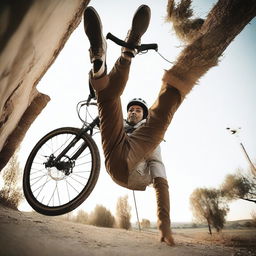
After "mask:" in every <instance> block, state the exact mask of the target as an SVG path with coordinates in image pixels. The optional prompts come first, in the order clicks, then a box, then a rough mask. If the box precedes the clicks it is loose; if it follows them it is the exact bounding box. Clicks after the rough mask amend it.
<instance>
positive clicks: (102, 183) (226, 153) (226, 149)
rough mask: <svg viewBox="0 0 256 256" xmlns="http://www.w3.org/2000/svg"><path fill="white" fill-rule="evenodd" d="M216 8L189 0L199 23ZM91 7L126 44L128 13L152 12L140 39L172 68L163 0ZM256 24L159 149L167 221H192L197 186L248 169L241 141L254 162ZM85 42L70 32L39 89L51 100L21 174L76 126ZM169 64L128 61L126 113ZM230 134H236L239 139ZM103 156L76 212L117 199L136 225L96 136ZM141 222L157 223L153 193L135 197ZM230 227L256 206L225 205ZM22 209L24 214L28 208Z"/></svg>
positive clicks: (189, 102)
mask: <svg viewBox="0 0 256 256" xmlns="http://www.w3.org/2000/svg"><path fill="white" fill-rule="evenodd" d="M215 2H216V1H212V0H209V1H205V0H194V1H193V8H194V14H195V16H197V17H201V18H204V17H205V16H206V15H207V13H208V12H209V10H210V9H211V7H212V6H213V4H214V3H215ZM111 3H113V4H111V6H110V5H109V1H99V0H94V1H93V0H92V1H91V2H90V5H92V6H93V7H94V8H96V9H97V11H98V12H99V14H100V16H101V19H102V22H103V33H104V34H105V35H106V34H107V33H108V32H111V33H113V34H114V35H116V36H118V37H120V38H125V36H126V33H127V30H128V29H129V28H130V25H131V20H132V17H133V14H134V12H135V10H136V9H137V7H138V6H139V5H141V4H147V5H149V6H150V7H151V23H150V26H149V28H148V31H147V32H146V34H145V35H144V36H143V40H142V42H143V43H157V44H158V48H159V52H160V53H161V54H162V55H164V56H165V58H167V59H168V60H170V61H174V60H175V59H176V58H177V56H178V55H179V53H180V52H181V51H182V49H183V47H184V43H183V42H182V41H180V40H179V39H178V38H177V37H176V36H175V33H174V31H173V30H172V26H171V24H169V23H166V22H165V15H166V4H167V1H154V0H145V1H141V0H130V1H118V0H112V1H111ZM255 29H256V20H255V19H254V20H253V21H252V22H251V23H250V24H248V25H247V26H246V27H245V28H244V30H243V31H242V32H241V33H240V34H239V35H238V36H237V37H236V38H235V40H234V41H233V42H232V43H231V44H230V45H229V47H228V48H227V49H226V51H225V52H224V54H223V56H222V57H221V58H220V63H219V65H218V66H217V67H214V68H212V69H211V70H210V71H209V72H208V73H207V74H206V75H204V76H203V77H202V78H201V79H200V81H199V83H198V85H197V86H196V87H195V88H194V89H193V91H192V92H191V93H190V94H189V95H188V96H187V98H186V99H185V101H184V102H183V104H182V105H181V107H180V108H179V110H178V111H177V113H176V114H175V117H174V119H173V121H172V123H171V125H170V127H169V129H168V131H167V132H166V135H165V141H164V142H162V143H161V148H162V156H163V160H164V163H165V166H166V171H167V177H168V181H169V186H170V199H171V219H172V221H173V222H190V221H192V220H193V216H192V213H191V210H190V205H189V197H190V195H191V193H192V192H193V190H194V189H196V188H198V187H206V188H218V187H219V186H220V185H221V183H222V182H223V181H224V178H225V176H226V175H227V174H230V173H234V172H235V171H236V169H237V168H243V169H246V168H248V161H247V160H246V158H245V156H244V154H243V152H242V150H241V147H240V145H239V141H242V143H243V145H244V146H245V148H246V150H247V152H248V154H249V156H250V157H251V159H252V160H253V161H254V162H256V135H255V130H256V115H255V113H254V112H255V107H256V101H255V96H256V86H255V82H256V73H255V65H256V46H255V42H254V41H255V38H256V35H255ZM107 43H108V50H107V65H108V70H109V71H110V70H111V67H112V66H113V64H114V62H115V60H116V59H117V58H118V57H119V55H120V50H121V49H120V47H119V46H117V45H115V44H114V43H113V42H111V41H108V42H107ZM88 48H89V43H88V40H87V38H86V36H85V34H84V31H83V23H82V22H81V24H80V25H79V26H78V28H77V29H76V30H75V31H74V32H73V34H72V35H71V37H70V38H69V40H68V41H67V43H66V45H65V47H64V49H63V50H62V51H61V53H60V54H59V56H58V57H57V59H56V61H55V62H54V64H53V65H52V66H51V68H50V69H49V70H48V71H47V73H46V74H45V76H44V77H43V78H42V80H41V81H40V82H39V84H38V86H37V88H38V90H39V91H41V92H43V93H45V94H48V95H49V96H50V97H51V101H50V102H49V103H48V105H47V107H46V108H45V109H44V110H43V112H42V113H41V114H40V116H39V117H38V118H37V119H36V121H35V122H34V123H33V124H32V126H31V128H30V129H29V131H28V132H27V134H26V137H25V139H24V141H23V142H22V145H21V149H20V162H21V166H22V168H23V167H24V165H25V161H26V158H27V157H28V154H29V152H30V151H31V150H32V148H33V146H34V145H35V143H36V142H37V141H38V140H39V139H40V138H41V137H42V136H44V135H45V134H46V133H48V132H50V131H51V130H53V129H56V128H59V127H63V126H73V127H81V125H82V124H81V122H80V121H79V119H78V117H77V115H76V110H75V107H76V104H77V102H78V101H80V100H83V99H86V98H87V95H88V72H89V70H90V68H91V64H90V61H89V54H88ZM171 66H172V64H170V63H168V62H166V61H165V60H163V59H162V58H161V57H160V56H159V55H158V54H157V53H156V52H155V51H149V52H148V53H147V54H144V55H138V56H136V58H135V59H134V60H133V63H132V67H131V72H130V78H129V81H128V83H127V87H126V89H125V92H124V94H123V95H122V102H123V109H124V111H125V109H126V104H127V103H128V101H129V100H130V99H132V98H134V97H142V98H143V99H145V100H146V101H147V102H148V105H151V104H153V102H154V100H155V99H156V96H157V94H158V90H159V88H160V85H161V78H162V75H163V72H164V69H169V68H171ZM227 127H231V128H238V127H241V132H240V134H239V138H237V137H234V136H232V135H231V134H229V133H228V131H227V130H226V128H227ZM94 139H95V141H96V143H97V145H98V147H99V150H100V153H101V162H102V163H101V172H100V177H99V180H98V182H97V184H96V187H95V189H94V190H93V192H92V194H91V195H90V196H89V198H88V199H86V201H85V202H84V203H83V204H82V205H81V206H80V207H79V208H78V209H83V210H85V211H86V212H90V211H92V210H93V209H94V207H95V206H96V205H97V204H101V205H104V206H105V207H106V208H108V209H109V210H111V212H112V213H113V214H115V209H116V202H117V199H118V197H120V196H124V195H128V197H129V203H130V205H131V206H132V220H133V221H135V220H136V214H135V208H134V202H133V194H132V191H130V190H127V189H125V188H122V187H120V186H118V185H117V184H115V183H114V182H113V181H112V180H111V178H110V176H109V175H108V174H107V172H106V170H105V167H104V156H103V154H102V150H101V142H100V141H101V140H100V135H99V134H98V135H96V136H95V137H94ZM135 195H136V201H137V206H138V213H139V217H140V219H142V218H146V219H149V220H151V221H156V199H155V192H154V189H153V188H152V187H148V188H147V190H146V191H143V192H137V191H136V192H135ZM229 206H230V211H229V213H228V216H227V219H228V220H236V219H245V218H250V215H251V213H252V211H253V210H254V211H255V210H256V208H255V205H254V204H252V203H250V202H246V201H243V200H238V201H235V202H233V203H231V204H230V205H229ZM21 208H22V209H23V210H28V209H29V208H28V207H27V205H26V203H23V204H22V206H21Z"/></svg>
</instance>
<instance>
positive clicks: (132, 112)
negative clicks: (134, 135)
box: [127, 105, 143, 125]
mask: <svg viewBox="0 0 256 256" xmlns="http://www.w3.org/2000/svg"><path fill="white" fill-rule="evenodd" d="M127 115H128V116H127V121H128V122H129V123H130V124H133V125H135V124H137V123H138V122H140V121H141V120H142V119H143V108H142V107H141V106H138V105H133V106H130V108H129V109H128V113H127Z"/></svg>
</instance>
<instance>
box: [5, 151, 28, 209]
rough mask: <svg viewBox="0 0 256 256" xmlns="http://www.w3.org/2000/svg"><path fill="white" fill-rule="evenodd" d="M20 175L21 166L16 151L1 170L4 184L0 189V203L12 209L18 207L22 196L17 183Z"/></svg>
mask: <svg viewBox="0 0 256 256" xmlns="http://www.w3.org/2000/svg"><path fill="white" fill-rule="evenodd" d="M20 176H21V168H20V164H19V161H18V157H17V153H15V154H14V155H13V156H12V157H11V158H10V161H9V162H8V165H7V166H6V168H5V169H4V170H3V181H4V185H3V187H2V189H1V190H0V203H2V204H4V205H5V206H7V207H10V208H13V209H18V206H19V203H20V202H21V200H22V198H23V194H22V192H21V187H20V185H19V180H20Z"/></svg>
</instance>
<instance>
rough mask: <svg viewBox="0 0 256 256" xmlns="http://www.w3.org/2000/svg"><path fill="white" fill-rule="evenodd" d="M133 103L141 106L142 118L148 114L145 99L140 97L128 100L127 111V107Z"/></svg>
mask: <svg viewBox="0 0 256 256" xmlns="http://www.w3.org/2000/svg"><path fill="white" fill-rule="evenodd" d="M133 105H138V106H140V107H142V109H143V119H145V118H147V116H148V105H147V103H146V101H145V100H143V99H142V98H134V99H132V100H130V101H129V103H128V105H127V112H128V110H129V108H130V107H131V106H133Z"/></svg>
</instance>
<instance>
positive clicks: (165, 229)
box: [84, 5, 188, 246]
mask: <svg viewBox="0 0 256 256" xmlns="http://www.w3.org/2000/svg"><path fill="white" fill-rule="evenodd" d="M150 15H151V12H150V8H149V7H148V6H146V5H142V6H140V7H139V8H138V9H137V10H136V12H135V14H134V16H133V20H132V26H131V29H130V30H129V31H128V34H127V37H126V39H125V41H126V42H127V43H129V44H131V45H140V40H141V37H142V35H143V34H144V33H145V32H146V30H147V28H148V25H149V22H150ZM84 29H85V33H86V35H87V37H88V39H89V42H90V49H89V53H90V61H91V63H92V70H91V71H90V73H89V80H90V86H91V87H92V88H93V90H94V92H95V94H96V98H97V104H98V111H99V118H100V131H101V138H102V148H103V152H104V156H105V166H106V170H107V172H108V173H109V174H110V176H111V178H112V179H113V180H114V181H115V182H116V183H117V184H119V185H120V186H123V187H125V188H128V189H131V190H145V189H146V187H147V186H148V185H150V184H152V183H153V187H154V188H155V191H156V199H157V200H156V201H157V217H158V228H159V230H160V233H161V239H160V241H161V242H165V243H166V244H168V245H170V246H172V245H174V240H173V236H172V232H171V221H170V200H169V187H168V181H167V177H166V172H165V167H164V164H163V162H162V158H161V151H160V146H159V144H160V142H161V141H162V140H163V138H164V134H165V132H166V130H167V128H168V126H169V124H170V122H171V120H172V118H173V115H174V113H175V112H176V110H177V109H178V107H179V106H180V104H181V102H182V101H183V99H184V96H185V94H186V93H187V92H188V88H185V89H184V88H179V86H176V87H175V85H172V81H171V80H172V79H171V75H170V73H169V72H168V71H166V72H165V74H164V77H163V81H162V86H161V88H160V92H159V95H158V97H157V99H156V101H155V103H154V104H153V105H152V106H151V107H150V108H148V107H147V104H146V102H145V101H144V100H142V99H141V98H134V99H133V100H131V101H130V102H129V103H128V106H127V112H128V116H127V120H125V121H124V118H123V113H122V107H121V99H120V96H121V95H122V93H123V91H124V89H125V86H126V83H127V80H128V77H129V70H130V66H131V61H132V58H134V57H135V56H136V51H135V50H132V49H128V48H125V47H123V48H122V50H121V56H120V57H119V58H118V59H117V61H116V63H115V64H114V67H113V68H112V70H111V71H110V72H109V73H107V66H106V40H105V38H104V37H103V34H102V23H101V20H100V17H99V15H98V13H97V12H96V10H95V9H94V8H93V7H87V8H86V9H85V11H84Z"/></svg>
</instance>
